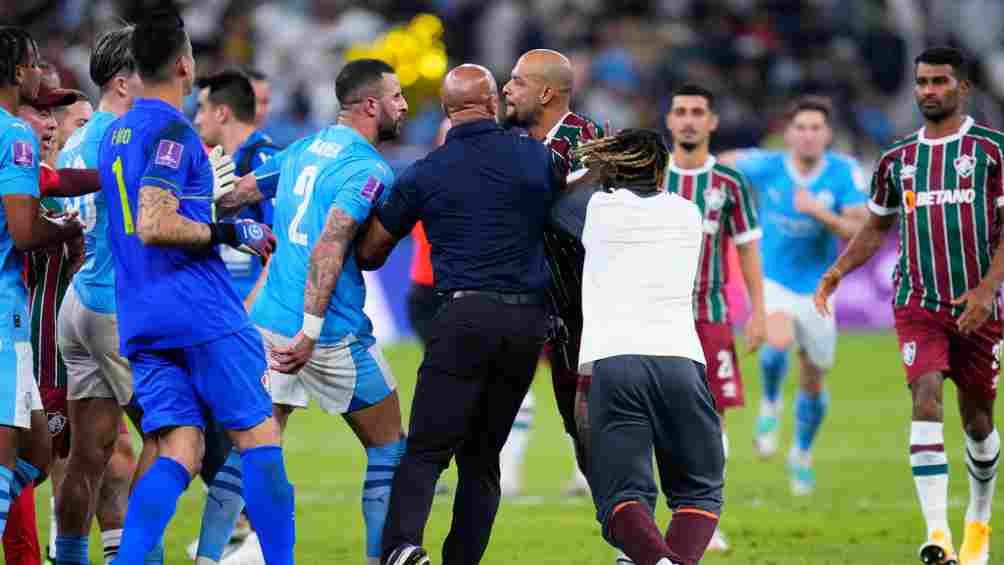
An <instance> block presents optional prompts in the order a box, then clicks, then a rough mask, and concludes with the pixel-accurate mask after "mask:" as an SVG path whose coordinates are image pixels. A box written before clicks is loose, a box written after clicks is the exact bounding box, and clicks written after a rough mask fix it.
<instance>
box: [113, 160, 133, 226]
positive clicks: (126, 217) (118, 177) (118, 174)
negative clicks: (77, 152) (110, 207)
mask: <svg viewBox="0 0 1004 565" xmlns="http://www.w3.org/2000/svg"><path fill="white" fill-rule="evenodd" d="M112 172H113V173H115V183H116V184H117V185H118V186H119V197H120V198H121V199H122V226H123V227H124V228H125V232H126V234H132V233H134V232H135V231H136V227H135V225H134V224H133V221H132V209H131V208H129V194H128V193H127V192H126V185H125V175H124V173H123V172H122V156H121V155H119V156H118V157H116V158H115V161H114V162H113V163H112Z"/></svg>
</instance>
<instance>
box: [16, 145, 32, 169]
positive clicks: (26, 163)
mask: <svg viewBox="0 0 1004 565" xmlns="http://www.w3.org/2000/svg"><path fill="white" fill-rule="evenodd" d="M14 164H15V165H17V166H19V167H33V166H35V148H34V147H32V145H31V143H30V142H27V141H15V142H14Z"/></svg>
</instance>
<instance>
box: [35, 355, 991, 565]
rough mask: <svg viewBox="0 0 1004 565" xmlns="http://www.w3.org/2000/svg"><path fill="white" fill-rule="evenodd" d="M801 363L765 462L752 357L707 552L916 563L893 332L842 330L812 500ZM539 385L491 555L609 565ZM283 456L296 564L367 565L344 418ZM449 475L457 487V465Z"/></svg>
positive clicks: (434, 532) (954, 432)
mask: <svg viewBox="0 0 1004 565" xmlns="http://www.w3.org/2000/svg"><path fill="white" fill-rule="evenodd" d="M386 356H387V358H388V360H389V361H390V363H391V365H392V367H393V370H394V374H395V376H396V377H397V379H398V381H399V383H400V385H401V387H400V391H401V396H402V405H403V406H404V410H405V413H406V414H405V418H407V412H408V409H409V407H410V403H411V395H412V392H413V390H414V386H415V369H416V367H417V366H418V363H419V361H420V358H421V352H420V350H419V348H418V347H417V346H416V345H413V344H402V345H396V346H393V347H388V348H387V349H386ZM793 361H794V359H793ZM795 366H796V364H795V363H794V362H793V363H792V367H793V368H792V373H791V374H789V378H788V380H787V381H786V383H785V400H786V402H785V415H784V419H783V423H782V437H783V442H782V448H781V450H780V451H779V454H778V455H777V456H775V458H774V459H772V460H769V461H761V460H759V459H757V458H756V456H755V455H754V453H753V450H752V443H751V438H752V435H751V434H752V429H753V423H754V420H755V418H756V408H757V407H758V405H759V404H758V403H759V395H760V394H759V381H758V378H759V377H758V370H757V364H756V358H755V357H754V356H752V355H747V356H744V357H743V358H742V369H743V373H744V375H745V381H746V393H747V408H746V409H744V410H741V411H733V412H730V413H729V416H728V429H729V436H730V438H731V442H732V453H731V458H730V459H729V461H728V474H727V479H726V492H725V510H724V516H723V518H724V519H723V526H724V529H725V532H726V534H727V535H728V537H729V540H730V542H731V543H732V545H733V550H732V552H731V553H729V554H726V555H723V556H722V555H708V556H707V557H706V558H705V559H704V561H703V563H708V564H720V563H743V564H749V563H757V564H764V565H767V564H789V563H791V564H795V563H799V564H801V563H806V564H808V563H811V564H824V563H825V564H830V563H832V564H837V563H875V564H879V563H881V564H892V563H917V562H918V561H917V559H916V551H917V548H918V546H919V545H920V543H921V542H922V541H923V539H922V538H923V535H924V525H923V520H922V518H921V515H920V510H919V508H918V506H917V503H916V499H915V498H916V495H915V493H914V486H913V480H912V478H911V477H910V463H909V457H908V438H909V424H910V403H909V394H908V391H907V389H906V387H905V385H904V377H903V370H902V368H901V366H900V363H899V355H898V353H897V346H896V341H895V338H894V337H893V336H892V335H852V336H844V337H842V338H841V340H840V345H839V349H838V352H837V366H836V369H835V370H834V371H833V374H832V375H831V376H830V377H829V378H828V387H829V391H830V411H829V414H828V416H827V419H826V422H825V423H824V424H823V427H822V430H821V432H820V437H819V439H818V441H817V443H816V449H815V452H814V456H815V463H816V471H817V480H818V488H817V491H816V493H815V494H814V495H812V496H810V497H805V498H794V497H792V496H791V494H790V492H789V487H788V481H787V477H786V475H785V467H784V456H783V454H785V453H786V452H787V449H788V447H789V446H790V441H791V429H792V402H793V395H794V391H795V379H796V374H795ZM533 388H534V391H535V393H536V394H537V415H536V421H535V423H534V429H533V432H532V437H531V443H530V448H529V453H528V455H527V461H526V467H525V479H524V485H525V496H524V497H523V498H521V499H515V500H505V501H503V503H502V507H501V509H500V511H499V515H498V520H497V522H496V523H495V530H494V532H493V535H492V539H491V545H490V546H489V548H488V552H487V554H486V555H485V558H484V560H483V563H484V564H485V565H508V564H512V563H526V564H531V565H533V564H545V563H553V564H558V563H560V564H565V565H610V564H612V563H613V560H614V550H613V549H611V548H610V547H609V546H608V545H607V544H606V543H605V542H604V541H603V540H602V539H601V538H600V535H599V528H598V525H597V524H596V522H595V520H594V518H593V515H594V512H593V506H592V503H591V502H590V501H589V500H587V499H582V498H580V499H575V500H567V499H564V498H562V496H561V491H562V489H563V487H564V485H565V483H566V481H567V480H568V478H569V476H570V470H571V453H570V449H571V448H570V445H569V442H568V440H567V439H566V438H565V436H564V435H563V433H562V430H561V424H560V420H559V417H558V414H557V411H556V409H555V407H554V401H553V395H552V393H551V382H550V378H549V375H548V373H547V368H546V366H545V365H543V364H542V365H541V369H540V371H539V372H538V374H537V379H536V381H535V382H534V385H533ZM945 405H946V406H945V421H946V422H947V425H946V433H945V443H946V448H947V452H948V455H949V464H950V465H951V478H950V489H951V494H950V518H951V524H952V528H953V532H954V534H955V537H956V543H957V544H960V543H961V538H962V532H963V530H962V528H963V525H962V521H963V517H964V514H965V507H966V503H967V501H968V488H969V487H968V480H967V476H966V469H965V463H964V462H963V455H962V453H963V451H962V450H963V441H962V433H961V431H960V426H959V416H958V409H957V408H956V404H955V391H954V387H952V386H951V385H948V386H947V387H946V395H945ZM998 420H999V418H998ZM285 452H286V462H287V465H288V469H289V475H290V480H291V481H292V482H293V483H294V484H295V485H296V491H297V492H296V505H297V512H296V514H297V546H296V555H297V562H298V563H301V564H304V565H314V564H328V563H348V564H361V563H362V562H363V558H362V551H363V543H364V532H363V522H362V516H361V510H360V503H359V497H360V484H361V479H362V477H363V474H364V470H365V454H364V452H363V450H362V448H361V447H359V445H358V443H357V441H356V439H355V437H354V436H353V435H352V433H351V432H350V431H349V429H348V427H347V426H346V425H345V423H344V422H343V421H341V419H340V418H336V417H331V416H327V415H325V414H323V413H321V412H320V411H319V410H317V409H309V410H307V411H300V412H297V413H296V414H294V416H293V418H292V421H291V424H290V428H289V430H288V435H287V438H286V444H285ZM446 478H447V481H448V482H449V483H450V484H451V485H454V484H455V482H456V475H455V470H454V468H452V467H451V469H450V470H449V471H447V474H446ZM203 492H204V491H203V489H202V485H201V483H200V482H199V481H198V480H196V481H195V482H194V483H193V484H192V486H191V487H190V488H189V489H188V492H187V493H186V494H185V496H184V497H183V498H182V500H181V503H180V505H179V508H178V512H177V514H176V515H175V517H174V520H173V521H172V522H171V525H170V528H169V529H168V532H167V538H166V547H167V563H169V564H171V565H175V564H183V563H189V561H188V560H187V558H186V556H185V553H184V548H185V546H186V545H187V544H188V543H189V542H190V541H191V540H192V539H193V538H194V537H195V536H196V533H197V530H198V527H199V519H200V515H201V509H202V504H203V500H204V498H205V495H204V494H203ZM999 493H1000V490H998V495H997V496H996V500H995V502H996V506H997V512H998V515H1000V513H1001V512H1004V507H1002V506H1001V505H1002V504H1004V496H1002V495H1001V494H999ZM48 496H49V489H48V485H46V486H45V487H43V488H42V489H40V491H39V497H38V501H39V504H38V510H39V529H40V532H39V533H40V536H46V537H43V538H42V539H43V540H45V539H47V535H48V529H49V520H48V514H49V512H48V509H49V505H48ZM452 500H453V499H452V497H451V496H447V497H438V498H437V499H436V503H435V506H434V508H433V512H432V518H431V520H430V522H429V527H428V529H427V531H426V538H425V546H426V548H427V549H428V550H429V552H430V554H431V555H432V556H433V562H434V563H439V556H440V549H441V543H442V540H443V538H444V537H445V536H446V532H447V528H448V526H449V519H450V508H451V504H452ZM663 504H664V503H663V502H662V500H660V505H663ZM668 518H669V512H668V511H667V510H666V508H665V507H664V506H662V507H661V508H660V509H659V515H658V520H659V523H660V524H661V525H662V526H665V524H666V521H667V520H668ZM44 543H45V542H44V541H43V544H44ZM100 549H101V542H100V538H99V537H98V536H97V535H96V534H95V535H93V536H92V537H91V556H92V560H93V562H95V563H98V562H100V561H99V560H100ZM991 556H992V557H991V561H992V562H996V561H997V560H1000V559H1004V529H1002V530H1001V533H999V534H997V536H996V537H995V538H994V540H993V546H992V550H991Z"/></svg>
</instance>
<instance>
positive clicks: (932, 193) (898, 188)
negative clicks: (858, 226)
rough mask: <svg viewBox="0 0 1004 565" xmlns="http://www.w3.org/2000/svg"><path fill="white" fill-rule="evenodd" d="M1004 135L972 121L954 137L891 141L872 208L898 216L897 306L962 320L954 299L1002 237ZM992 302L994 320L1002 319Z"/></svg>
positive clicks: (985, 266) (978, 276) (973, 281)
mask: <svg viewBox="0 0 1004 565" xmlns="http://www.w3.org/2000/svg"><path fill="white" fill-rule="evenodd" d="M1002 166H1004V133H1002V132H1001V131H999V130H995V129H991V128H988V127H984V126H980V125H977V124H975V123H974V122H973V119H972V118H970V117H967V118H966V119H965V121H964V122H963V124H962V127H961V128H960V130H959V132H958V133H956V134H955V135H952V136H948V137H944V138H939V139H935V140H932V139H928V138H926V137H925V136H924V130H923V129H921V130H920V131H918V132H916V133H914V134H912V135H910V136H907V137H905V138H902V139H900V140H898V141H896V142H895V143H893V144H892V145H891V146H890V147H889V148H888V149H886V151H885V152H884V153H883V154H882V157H881V158H880V159H879V162H878V164H877V165H876V168H875V173H874V175H873V176H872V184H871V199H870V201H869V203H868V207H869V208H870V209H871V211H872V212H874V213H875V214H879V215H883V216H888V215H892V214H899V261H898V263H897V265H896V272H895V275H894V281H895V288H896V294H895V296H894V298H893V301H894V304H895V306H897V307H898V306H906V305H911V306H920V307H922V308H926V309H929V310H933V311H935V312H939V311H943V310H947V311H949V312H951V313H952V314H953V315H955V316H958V315H960V314H961V313H962V307H960V306H953V305H952V299H953V298H956V297H958V296H960V295H961V294H962V293H964V292H965V291H967V290H969V289H971V288H973V287H975V286H977V285H978V284H979V283H980V280H982V279H983V277H984V275H986V273H987V271H988V270H989V269H990V261H991V258H992V257H993V253H994V251H995V250H996V249H997V242H998V240H999V239H1000V231H1001V225H1000V221H999V216H998V208H999V207H1001V206H1002V205H1004V175H1002ZM998 310H999V308H998V305H997V301H996V300H995V301H994V311H993V317H994V319H999V311H998Z"/></svg>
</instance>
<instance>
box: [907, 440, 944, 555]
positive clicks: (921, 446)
mask: <svg viewBox="0 0 1004 565" xmlns="http://www.w3.org/2000/svg"><path fill="white" fill-rule="evenodd" d="M910 466H911V467H912V469H913V482H914V484H916V486H917V498H918V499H919V501H920V510H921V512H923V514H924V521H925V522H927V536H928V537H931V533H932V532H934V531H935V530H941V531H943V532H945V533H946V534H948V535H949V536H951V530H950V529H949V527H948V456H947V455H945V433H944V424H942V423H941V422H913V423H912V424H911V425H910Z"/></svg>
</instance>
